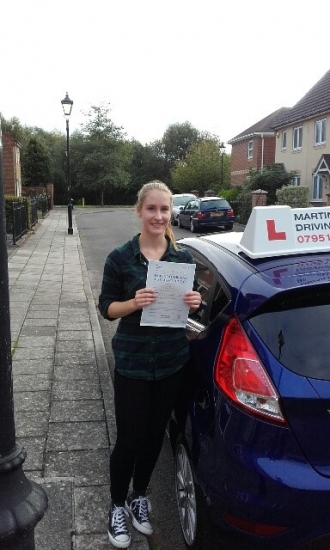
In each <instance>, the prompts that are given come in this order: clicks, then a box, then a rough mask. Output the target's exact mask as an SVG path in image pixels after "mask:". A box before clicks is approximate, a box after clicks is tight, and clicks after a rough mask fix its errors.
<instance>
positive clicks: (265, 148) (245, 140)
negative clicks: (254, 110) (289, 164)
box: [228, 107, 287, 186]
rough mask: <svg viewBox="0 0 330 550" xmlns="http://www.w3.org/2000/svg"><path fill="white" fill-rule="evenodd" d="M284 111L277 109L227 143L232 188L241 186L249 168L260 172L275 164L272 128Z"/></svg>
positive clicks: (274, 142) (274, 143)
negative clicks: (268, 165) (229, 153)
mask: <svg viewBox="0 0 330 550" xmlns="http://www.w3.org/2000/svg"><path fill="white" fill-rule="evenodd" d="M286 110H287V109H286V108H284V107H283V108H281V109H278V110H277V111H275V112H274V113H272V114H270V115H268V116H267V117H265V118H263V119H262V120H260V121H259V122H257V123H256V124H254V125H253V126H251V127H250V128H248V129H247V130H244V132H241V133H240V134H239V135H237V136H236V137H234V138H232V139H230V140H229V141H228V143H229V144H230V145H231V146H232V150H231V170H230V184H231V185H232V186H238V185H242V184H243V183H244V181H245V179H246V177H247V175H248V173H249V170H250V169H251V168H252V169H254V170H260V169H262V168H263V167H264V166H266V165H267V164H273V163H274V162H275V149H276V136H275V133H274V130H273V128H272V126H273V124H274V122H275V121H276V120H277V118H278V117H279V116H282V115H283V113H284V112H285V111H286Z"/></svg>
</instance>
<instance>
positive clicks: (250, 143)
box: [247, 139, 254, 160]
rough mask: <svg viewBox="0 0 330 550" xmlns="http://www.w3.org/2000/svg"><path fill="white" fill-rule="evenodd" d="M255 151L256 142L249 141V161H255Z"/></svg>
mask: <svg viewBox="0 0 330 550" xmlns="http://www.w3.org/2000/svg"><path fill="white" fill-rule="evenodd" d="M253 149H254V140H253V139H249V141H248V153H247V158H248V159H249V160H251V159H253Z"/></svg>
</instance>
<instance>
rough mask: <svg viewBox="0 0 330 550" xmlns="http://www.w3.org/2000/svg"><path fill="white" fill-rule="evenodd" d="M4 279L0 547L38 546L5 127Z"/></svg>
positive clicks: (40, 496)
mask: <svg viewBox="0 0 330 550" xmlns="http://www.w3.org/2000/svg"><path fill="white" fill-rule="evenodd" d="M0 281H1V284H0V550H34V548H35V546H34V528H35V526H36V524H37V523H38V522H39V521H40V520H41V518H42V517H43V515H44V513H45V511H46V509H47V495H46V493H45V491H44V489H43V488H42V487H41V485H40V484H37V483H35V482H34V481H29V480H28V479H27V478H26V477H25V474H24V471H23V467H22V465H23V463H24V461H25V458H26V452H25V450H24V449H23V447H21V446H19V445H17V443H16V435H15V420H14V403H13V376H12V357H11V333H10V310H9V277H8V254H7V242H6V217H5V201H4V189H3V170H2V138H1V127H0Z"/></svg>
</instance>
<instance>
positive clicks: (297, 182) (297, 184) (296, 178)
mask: <svg viewBox="0 0 330 550" xmlns="http://www.w3.org/2000/svg"><path fill="white" fill-rule="evenodd" d="M291 185H293V186H294V187H300V176H293V178H292V180H291Z"/></svg>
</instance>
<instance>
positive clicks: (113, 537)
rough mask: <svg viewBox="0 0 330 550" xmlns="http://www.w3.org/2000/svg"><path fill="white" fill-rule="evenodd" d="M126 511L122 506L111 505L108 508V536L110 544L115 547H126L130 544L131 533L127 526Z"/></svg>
mask: <svg viewBox="0 0 330 550" xmlns="http://www.w3.org/2000/svg"><path fill="white" fill-rule="evenodd" d="M127 517H128V513H127V512H126V510H125V508H124V507H123V506H115V505H114V506H111V508H110V510H109V526H108V536H109V540H110V542H111V544H112V545H113V546H115V547H116V548H128V547H129V545H130V544H131V535H130V532H129V530H128V527H127V521H126V518H127Z"/></svg>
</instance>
